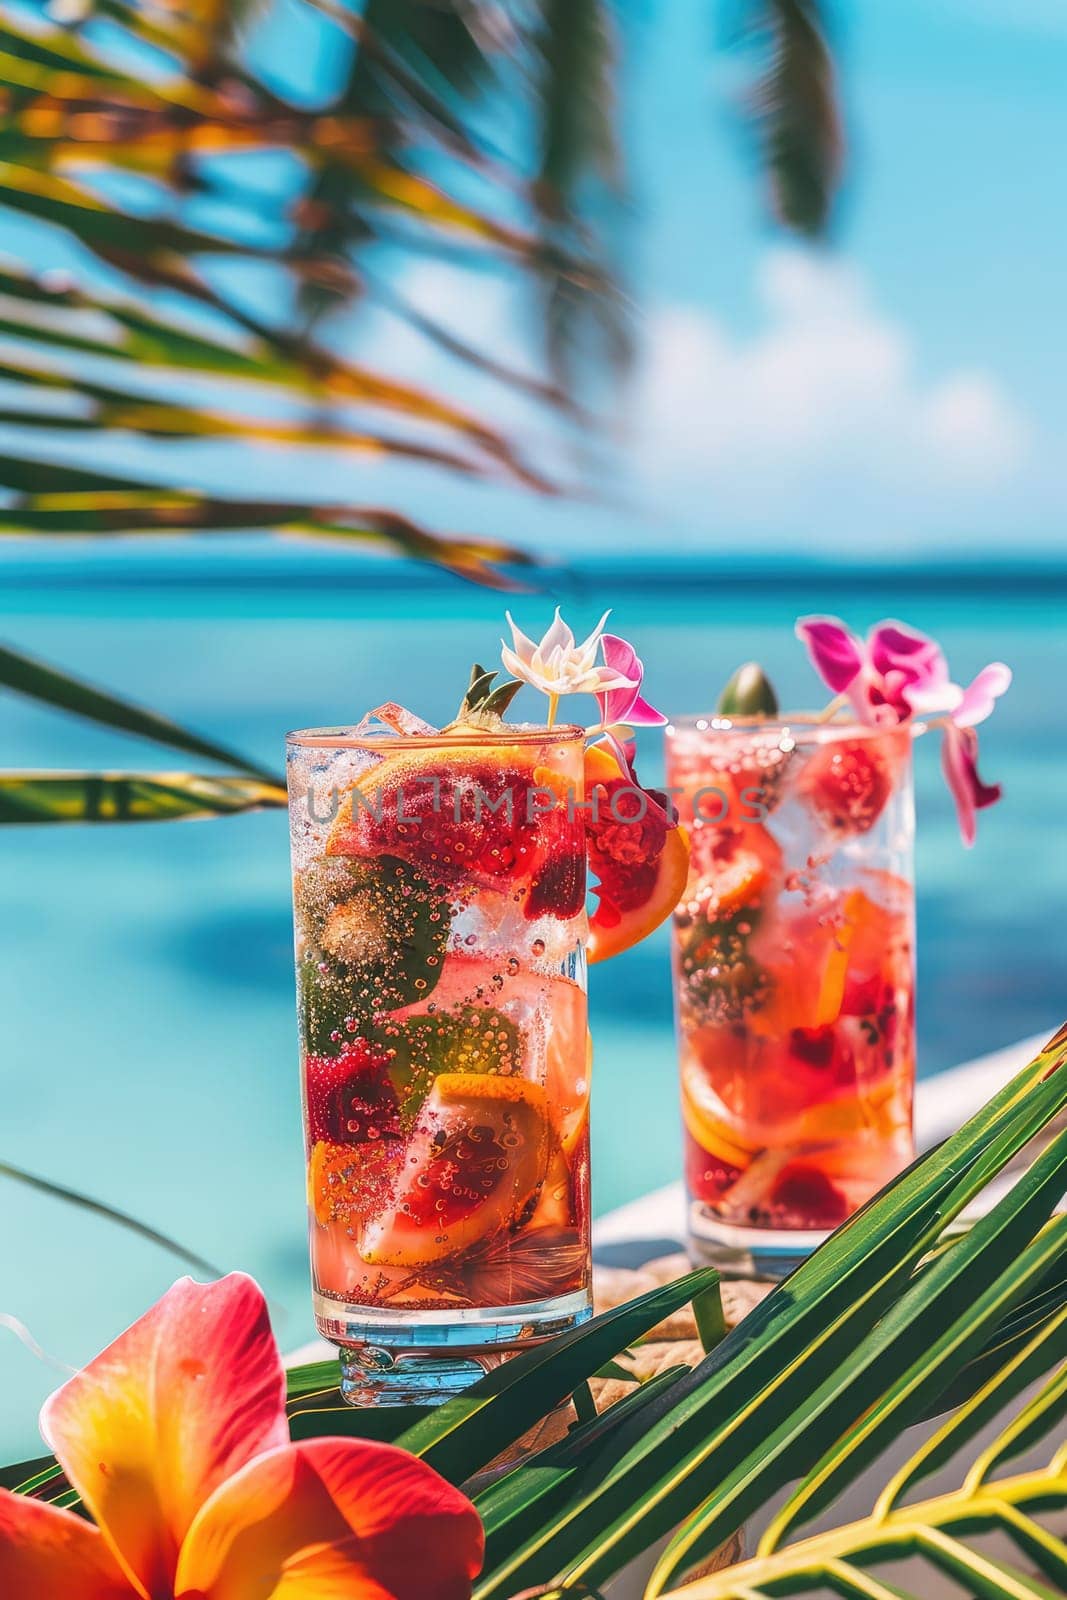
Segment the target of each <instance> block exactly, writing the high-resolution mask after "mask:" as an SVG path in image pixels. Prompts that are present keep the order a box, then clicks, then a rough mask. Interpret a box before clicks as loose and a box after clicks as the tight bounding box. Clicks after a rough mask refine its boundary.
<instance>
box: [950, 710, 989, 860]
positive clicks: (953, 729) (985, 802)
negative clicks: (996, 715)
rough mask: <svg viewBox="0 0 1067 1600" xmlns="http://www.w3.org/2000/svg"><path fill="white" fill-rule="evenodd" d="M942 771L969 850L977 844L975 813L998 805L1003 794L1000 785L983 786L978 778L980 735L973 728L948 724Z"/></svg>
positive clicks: (953, 723) (987, 784)
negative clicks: (975, 842)
mask: <svg viewBox="0 0 1067 1600" xmlns="http://www.w3.org/2000/svg"><path fill="white" fill-rule="evenodd" d="M941 769H942V771H943V772H944V774H945V782H946V783H947V784H948V786H949V789H950V791H951V793H952V798H953V799H954V800H955V802H956V815H957V816H958V818H959V824H960V833H961V835H962V837H963V842H964V844H965V845H966V846H967V848H968V849H970V847H971V845H973V844H974V841H975V834H976V828H975V816H976V813H977V812H979V811H982V810H984V809H985V807H986V806H991V805H995V803H996V802H997V801H998V800H999V799H1000V797H1001V794H1002V792H1003V791H1002V789H1001V786H1000V784H999V783H984V782H983V781H982V779H981V778H980V777H979V775H978V735H977V733H975V731H974V729H973V728H968V727H963V728H961V727H960V726H959V725H958V724H957V723H955V722H946V723H945V725H944V738H943V740H942V744H941Z"/></svg>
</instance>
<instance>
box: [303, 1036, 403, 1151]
mask: <svg viewBox="0 0 1067 1600" xmlns="http://www.w3.org/2000/svg"><path fill="white" fill-rule="evenodd" d="M391 1060H392V1056H391V1055H390V1053H389V1052H388V1051H385V1050H381V1049H379V1048H378V1047H377V1046H375V1045H372V1044H370V1043H369V1042H368V1041H367V1040H366V1039H364V1038H359V1037H357V1038H355V1039H352V1040H351V1041H350V1042H349V1043H348V1044H346V1045H345V1046H344V1048H343V1049H342V1050H341V1052H340V1054H339V1055H336V1056H319V1055H309V1056H308V1057H307V1058H306V1060H305V1063H304V1081H305V1085H306V1090H307V1111H308V1133H309V1135H310V1137H311V1139H312V1140H313V1141H314V1142H318V1140H320V1139H326V1140H329V1141H330V1142H331V1143H333V1144H347V1145H352V1144H366V1143H367V1142H368V1141H371V1140H377V1139H396V1138H399V1137H400V1133H401V1127H400V1117H399V1105H398V1101H397V1095H396V1090H395V1088H394V1087H393V1084H392V1082H391V1081H390V1079H389V1077H388V1073H387V1068H388V1066H389V1063H390V1061H391Z"/></svg>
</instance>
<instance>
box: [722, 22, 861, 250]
mask: <svg viewBox="0 0 1067 1600" xmlns="http://www.w3.org/2000/svg"><path fill="white" fill-rule="evenodd" d="M745 20H746V31H747V32H748V34H749V36H750V38H751V39H752V41H753V43H754V46H755V48H756V50H757V52H758V54H759V56H760V68H759V73H758V79H757V83H756V86H755V89H754V90H753V93H752V96H751V101H750V107H749V109H750V113H751V118H752V122H753V125H754V130H755V135H756V139H757V142H758V145H759V149H760V155H761V159H762V163H763V167H764V170H765V172H766V174H767V181H768V184H769V186H770V194H771V204H772V206H773V209H774V212H775V214H776V216H777V217H778V218H779V220H780V221H782V222H783V223H785V224H786V225H787V226H789V227H791V228H795V229H797V230H798V231H799V232H801V233H807V234H819V233H822V232H823V231H824V230H825V228H826V226H827V224H828V222H829V220H830V215H831V211H832V208H833V203H834V200H835V199H836V197H837V193H838V190H839V188H840V185H841V179H842V173H843V168H844V160H845V135H844V129H843V126H842V116H841V108H840V104H839V97H838V89H837V82H836V72H835V68H834V62H833V57H832V55H831V52H830V48H829V45H828V43H827V38H826V29H825V24H824V20H823V7H822V6H821V4H820V0H748V4H747V7H746V11H745Z"/></svg>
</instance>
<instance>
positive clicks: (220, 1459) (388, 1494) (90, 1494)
mask: <svg viewBox="0 0 1067 1600" xmlns="http://www.w3.org/2000/svg"><path fill="white" fill-rule="evenodd" d="M41 1431H42V1433H43V1434H44V1436H45V1439H46V1440H47V1442H48V1444H49V1445H50V1446H51V1448H52V1449H53V1450H54V1451H55V1453H56V1456H57V1457H58V1459H59V1462H60V1464H61V1466H62V1467H63V1469H64V1471H65V1472H66V1474H67V1477H68V1479H69V1480H70V1482H71V1484H72V1486H73V1487H74V1488H75V1489H76V1490H77V1492H78V1494H79V1495H80V1496H81V1499H82V1501H83V1502H84V1505H85V1507H86V1509H87V1510H88V1511H89V1512H91V1514H92V1516H93V1518H94V1520H95V1523H96V1526H95V1527H94V1526H93V1525H92V1523H90V1522H87V1521H85V1520H84V1519H83V1518H81V1517H78V1516H75V1515H74V1514H73V1513H72V1512H70V1511H64V1510H61V1509H60V1508H59V1507H57V1506H52V1505H47V1504H45V1503H44V1502H42V1501H38V1500H32V1499H28V1498H26V1497H24V1496H20V1495H14V1494H8V1493H6V1492H3V1491H0V1595H3V1596H4V1597H5V1600H134V1597H137V1600H468V1597H469V1595H470V1591H471V1583H472V1581H473V1579H474V1578H475V1577H476V1576H477V1574H478V1572H479V1570H480V1569H481V1563H482V1555H483V1549H484V1538H483V1534H482V1526H481V1522H480V1521H479V1518H478V1513H477V1512H476V1511H475V1509H474V1507H473V1506H472V1505H471V1503H470V1501H469V1500H468V1499H467V1497H466V1496H465V1495H463V1494H461V1493H460V1491H459V1490H458V1489H454V1488H453V1487H452V1486H451V1484H449V1483H446V1482H445V1480H444V1479H443V1478H442V1477H440V1476H439V1475H438V1474H437V1473H436V1472H434V1471H433V1469H432V1468H431V1467H428V1466H427V1465H426V1464H425V1463H424V1462H421V1461H419V1460H418V1459H417V1458H416V1457H415V1456H411V1455H408V1454H407V1452H406V1451H403V1450H398V1449H396V1448H395V1446H393V1445H386V1444H376V1443H371V1442H369V1441H367V1440H361V1439H312V1440H308V1441H305V1442H303V1443H300V1444H292V1443H290V1440H289V1430H288V1426H287V1424H286V1417H285V1372H284V1369H283V1367H282V1363H281V1358H280V1356H279V1354H278V1347H277V1345H276V1343H275V1341H274V1336H273V1334H272V1333H271V1329H270V1322H269V1320H268V1317H267V1307H266V1303H265V1301H264V1299H263V1295H262V1294H261V1292H260V1290H259V1288H258V1286H257V1285H256V1284H255V1283H254V1282H253V1281H252V1279H251V1278H247V1277H245V1276H244V1275H243V1274H241V1273H234V1274H233V1275H232V1276H230V1277H228V1278H223V1279H222V1280H221V1281H220V1282H218V1283H213V1284H207V1285H205V1284H199V1283H193V1281H192V1280H191V1279H189V1278H183V1279H182V1280H181V1281H180V1282H179V1283H176V1284H175V1285H174V1287H173V1289H170V1290H169V1291H168V1292H167V1293H166V1294H165V1295H164V1296H163V1298H162V1300H160V1301H159V1303H158V1305H155V1306H153V1308H152V1310H151V1311H149V1312H148V1313H147V1314H146V1315H145V1316H143V1317H142V1318H141V1319H140V1321H139V1322H135V1323H134V1325H133V1327H132V1328H129V1329H127V1331H126V1332H125V1333H124V1334H121V1335H120V1337H119V1338H118V1339H116V1340H115V1343H114V1344H112V1345H109V1346H108V1348H107V1349H106V1350H105V1351H103V1353H102V1354H101V1355H99V1356H97V1358H96V1360H95V1361H91V1362H90V1363H89V1365H88V1366H87V1367H86V1368H85V1369H84V1370H83V1371H82V1372H79V1373H77V1374H76V1376H75V1377H73V1378H71V1380H70V1382H69V1383H65V1384H64V1385H63V1387H62V1388H61V1389H59V1390H58V1391H57V1392H56V1393H55V1394H54V1395H53V1396H52V1397H51V1399H50V1400H48V1401H47V1402H46V1403H45V1406H44V1409H43V1411H42V1412H41Z"/></svg>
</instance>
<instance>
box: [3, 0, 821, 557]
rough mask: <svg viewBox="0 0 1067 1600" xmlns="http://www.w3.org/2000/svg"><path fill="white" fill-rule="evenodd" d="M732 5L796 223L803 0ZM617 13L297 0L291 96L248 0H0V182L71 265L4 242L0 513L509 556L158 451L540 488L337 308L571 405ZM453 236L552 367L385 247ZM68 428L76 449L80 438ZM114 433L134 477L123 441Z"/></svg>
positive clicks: (810, 59) (34, 232) (32, 521)
mask: <svg viewBox="0 0 1067 1600" xmlns="http://www.w3.org/2000/svg"><path fill="white" fill-rule="evenodd" d="M750 10H751V16H750V17H749V21H750V22H751V25H752V27H753V28H754V30H755V32H756V33H757V34H758V35H759V37H760V39H761V41H762V43H763V46H764V55H765V57H766V71H765V74H764V76H763V78H762V80H761V82H762V88H761V90H760V94H759V96H758V103H757V105H756V110H757V113H758V115H759V117H760V119H761V124H762V125H763V126H764V127H765V130H766V137H765V141H764V143H765V154H766V160H767V164H768V168H769V170H770V171H771V173H772V174H773V182H774V190H775V198H776V207H777V210H778V212H779V214H780V216H781V217H782V218H783V219H784V220H785V221H786V222H788V223H789V224H791V225H794V226H797V227H800V228H803V229H805V230H808V231H817V230H818V228H819V227H820V226H821V225H822V223H823V222H824V221H825V218H826V215H827V212H828V209H829V204H830V200H831V197H832V194H833V190H834V187H835V184H836V180H837V176H838V170H839V158H840V129H839V124H838V119H837V113H836V109H835V101H834V84H833V74H832V69H831V66H830V61H829V55H828V52H827V50H826V47H825V43H824V41H823V37H822V33H821V29H820V24H819V19H818V14H817V11H816V7H815V0H759V3H758V4H754V5H753V6H752V7H751V8H750ZM746 15H748V13H746ZM624 20H625V12H624V11H623V12H620V14H619V16H616V14H615V12H614V10H613V8H612V7H611V5H610V4H608V3H607V0H528V3H525V4H517V3H508V4H503V5H492V6H491V5H488V4H485V3H484V0H434V3H433V4H429V3H427V0H364V3H363V4H362V5H361V6H358V7H357V6H355V5H354V4H351V3H349V0H293V3H292V5H291V6H290V7H289V14H287V16H286V19H285V23H284V24H283V25H284V26H285V27H287V28H292V29H295V30H296V31H295V34H294V38H295V40H296V41H297V42H296V44H295V45H294V49H295V50H299V51H300V52H301V53H303V54H305V55H308V56H315V55H316V54H317V56H318V58H319V59H320V61H321V71H320V74H319V76H320V78H321V84H320V85H319V86H318V87H317V88H316V89H315V90H314V91H313V92H312V91H309V90H308V87H307V85H306V84H305V85H304V86H303V88H302V89H299V90H297V89H294V88H293V87H292V86H291V85H290V84H288V80H287V79H286V77H285V67H286V63H285V60H284V52H282V53H281V55H280V57H279V52H278V51H277V49H275V52H274V56H275V58H276V59H274V61H273V64H272V65H271V66H270V67H269V68H268V67H266V66H264V64H263V60H264V59H265V58H266V56H267V55H269V54H270V52H269V51H264V50H263V49H262V48H260V47H259V45H258V44H257V32H261V31H262V29H263V27H265V26H268V25H269V24H270V21H271V8H270V6H269V5H266V6H265V5H261V4H249V0H195V3H194V0H191V3H188V4H185V5H182V6H180V7H179V6H175V5H172V4H170V3H167V0H55V3H54V4H53V5H52V6H50V7H44V8H42V7H41V6H37V7H35V8H32V9H25V8H22V7H20V8H18V9H15V8H14V7H8V6H6V5H2V4H0V92H2V93H0V128H2V132H3V153H4V158H5V159H4V160H3V161H2V162H0V205H3V206H4V207H6V208H7V210H8V212H9V213H12V214H14V215H17V216H18V217H19V218H20V219H22V221H23V223H24V224H28V225H29V227H30V235H29V236H30V239H31V243H30V246H29V249H28V250H27V252H26V253H27V254H28V255H30V256H33V255H34V254H35V252H37V250H38V239H39V229H40V226H41V225H42V224H43V225H45V226H46V228H51V229H53V230H60V231H61V232H62V233H63V234H64V235H65V236H66V239H67V243H68V251H67V253H68V255H69V254H71V253H72V254H73V257H74V259H75V260H76V263H77V266H76V273H75V276H73V277H72V276H67V275H62V276H57V275H56V274H54V273H45V274H43V275H42V274H40V273H34V272H33V271H30V270H28V269H27V268H26V267H25V266H23V265H19V264H17V263H16V264H10V265H7V266H4V267H2V268H0V335H2V336H3V340H4V343H3V345H2V347H0V420H2V421H3V422H5V423H7V424H9V425H17V426H18V427H19V428H20V429H21V430H22V438H23V439H24V440H25V441H26V443H27V446H28V449H27V450H26V451H19V452H17V453H16V452H15V451H11V452H10V454H9V456H8V457H7V458H3V459H0V488H3V489H6V491H7V494H6V497H5V503H4V505H3V507H2V513H0V532H6V533H8V534H22V535H27V534H29V535H34V534H52V535H56V534H72V533H74V534H78V533H93V534H97V535H100V534H104V535H108V534H129V533H160V532H163V533H172V534H173V533H186V534H188V533H210V532H219V531H224V530H248V531H252V530H276V531H283V532H286V533H289V534H300V535H310V536H316V537H333V538H339V539H345V540H350V541H355V542H369V543H372V544H381V545H385V546H387V547H390V548H392V549H397V550H400V551H402V552H404V553H406V554H409V555H412V556H415V557H418V558H420V559H425V560H430V561H435V562H438V563H439V564H441V565H444V566H446V567H448V568H450V569H452V570H453V571H455V572H457V573H459V574H461V575H462V576H464V577H468V578H472V579H474V580H476V581H479V582H490V583H492V582H496V583H501V582H504V581H506V580H505V578H504V576H503V574H502V572H501V568H502V566H505V565H507V564H509V563H514V562H522V560H523V557H522V555H521V553H520V552H518V551H516V550H514V549H513V548H511V547H509V546H508V545H506V544H505V543H502V542H499V541H494V540H491V539H470V538H466V539H465V538H450V537H447V536H445V535H443V534H442V533H441V532H440V531H439V530H436V529H427V528H424V527H422V526H419V525H416V524H415V523H414V522H412V521H411V519H410V518H407V517H405V516H403V515H401V514H400V513H398V512H397V511H395V510H393V509H390V508H382V507H380V506H365V505H361V504H359V503H358V497H356V496H354V497H353V498H352V500H351V501H350V500H349V499H348V497H347V496H346V498H345V501H344V503H341V504H332V505H324V504H322V503H321V502H320V501H319V500H318V499H316V498H315V497H314V496H312V495H310V494H307V495H306V494H299V493H297V494H292V495H286V496H285V497H284V498H279V497H277V496H263V497H259V496H256V497H249V496H247V495H236V494H232V493H208V492H207V491H206V488H204V487H198V486H197V485H195V484H188V483H186V482H185V481H184V471H183V469H182V468H180V467H179V466H177V465H176V464H175V457H174V453H173V452H174V446H175V445H176V444H178V443H180V442H181V441H199V442H200V443H201V444H207V445H211V446H213V447H216V448H217V447H219V446H222V445H228V446H229V450H230V454H228V455H226V456H225V457H224V458H221V459H222V460H223V462H224V465H225V468H226V474H227V477H228V481H233V480H234V478H235V476H236V480H237V481H243V480H244V479H245V478H247V476H248V469H249V462H250V461H253V460H254V457H253V456H252V455H250V454H249V452H251V451H270V452H277V451H279V450H286V449H288V448H289V447H300V448H302V449H305V450H306V449H308V448H315V447H322V446H329V447H330V448H331V449H333V450H335V451H340V452H343V453H344V454H345V456H346V457H349V458H351V461H352V466H351V481H352V482H353V483H358V482H359V462H360V458H363V459H382V458H387V459H397V460H401V461H404V460H406V461H410V462H412V463H432V464H433V465H435V466H436V467H438V468H442V469H446V470H450V471H454V472H458V473H463V474H467V475H472V476H479V477H494V478H498V479H503V480H505V481H508V482H511V483H514V484H518V485H521V486H523V487H525V488H529V489H533V490H536V491H538V492H541V493H551V492H553V491H554V490H555V489H556V487H557V485H556V483H555V482H554V481H553V479H552V476H551V475H550V474H549V473H547V472H546V471H545V470H544V469H543V468H542V467H541V466H539V465H538V464H537V463H535V462H532V461H530V460H528V459H527V457H526V454H525V452H524V450H523V449H521V448H520V447H519V446H518V445H517V444H516V443H515V441H514V440H513V439H511V438H509V437H508V436H507V435H506V433H505V431H504V430H503V429H502V428H501V427H500V426H499V424H498V423H497V422H496V421H493V420H488V419H487V418H486V417H484V416H478V415H476V414H474V413H472V412H471V411H469V410H468V409H467V408H465V407H464V406H462V405H460V404H458V403H457V402H456V401H455V400H454V399H452V398H451V397H450V396H448V395H445V394H441V393H435V392H431V391H429V390H426V389H424V388H421V387H419V386H417V385H411V384H405V383H401V382H398V381H396V380H394V379H392V378H390V377H388V376H386V375H384V374H383V373H381V372H379V371H377V370H375V369H368V368H367V367H365V366H361V365H360V364H359V363H358V362H354V361H351V360H348V359H346V358H345V357H344V356H343V355H341V354H340V353H339V351H340V348H341V346H342V345H343V343H344V342H345V337H346V334H345V331H344V329H343V328H342V327H341V326H340V321H341V319H340V318H339V316H338V313H343V312H345V311H346V310H347V309H350V308H351V307H352V306H353V305H358V306H360V307H364V306H371V305H374V304H378V305H380V306H384V307H387V308H388V309H389V311H390V312H391V313H392V314H393V315H394V316H399V317H401V318H405V319H407V320H408V321H409V322H410V323H411V324H412V325H413V326H415V327H416V328H418V330H419V332H420V333H421V334H422V335H423V336H424V337H427V338H429V339H431V340H434V341H436V342H437V343H438V344H439V345H440V346H441V347H442V348H443V349H445V350H447V351H448V352H449V353H450V355H451V356H452V357H453V358H455V359H456V360H458V361H459V362H465V363H468V364H469V365H471V366H473V367H476V368H477V369H479V371H480V372H481V373H482V375H483V376H488V377H490V378H492V379H493V380H495V381H496V382H498V383H500V384H501V385H502V386H504V387H507V388H510V389H512V390H517V391H519V392H521V393H523V394H524V395H525V396H527V397H528V398H530V397H532V398H534V399H536V400H539V401H541V402H544V403H545V404H547V405H549V406H551V407H556V408H558V409H561V410H564V411H570V412H571V413H572V414H573V413H574V412H575V410H576V405H575V392H576V386H577V383H578V373H579V371H580V370H581V369H582V367H583V363H584V365H585V366H586V367H587V366H588V363H587V362H585V358H586V357H588V356H596V357H598V358H602V357H603V355H604V354H605V352H606V353H607V354H608V355H609V356H610V357H612V358H614V359H623V358H624V357H625V355H626V351H627V348H628V346H627V337H626V322H625V316H624V314H623V309H622V307H623V302H622V298H621V296H620V293H619V290H618V288H617V285H616V280H615V275H614V273H613V271H612V265H613V263H612V261H611V253H612V252H611V250H610V248H609V246H608V243H607V240H608V238H609V237H610V234H611V215H612V210H613V207H615V206H616V204H617V201H618V198H619V194H620V190H621V178H620V161H619V153H618V140H617V130H616V116H615V104H614V85H615V77H616V53H617V43H616V34H617V32H618V31H619V29H620V27H621V25H622V22H623V21H624ZM309 98H314V100H315V103H314V104H308V103H307V102H308V100H309ZM490 130H491V131H490ZM457 252H458V254H459V259H460V260H461V261H463V262H469V263H471V264H472V265H477V266H479V267H481V268H492V269H494V270H504V271H507V272H510V273H511V274H513V276H514V277H515V278H516V280H517V281H518V282H519V283H520V284H521V283H526V284H527V285H529V286H530V288H531V290H532V294H533V300H534V302H535V303H536V304H538V305H539V307H540V311H541V322H542V329H543V334H544V341H543V342H544V351H545V366H546V370H545V375H544V376H539V375H538V374H537V373H536V372H530V371H521V372H519V371H515V370H513V369H512V368H511V366H510V365H509V364H507V363H505V362H501V361H500V360H499V359H498V357H497V355H496V353H495V352H493V351H492V350H487V349H479V348H477V347H476V346H475V345H473V344H472V343H471V341H470V340H469V339H468V338H465V337H462V336H461V335H460V334H459V333H458V332H457V330H456V329H455V328H454V327H451V326H449V324H448V322H447V320H439V318H438V316H437V315H436V314H435V315H430V314H429V313H427V312H426V311H425V310H424V309H422V308H419V307H413V306H411V305H410V304H409V303H408V302H407V301H406V299H405V297H404V296H403V294H401V293H399V292H398V291H397V289H396V287H395V284H394V282H393V281H392V280H393V278H394V276H395V267H396V265H397V263H398V262H399V261H401V260H403V259H404V258H405V257H407V258H416V259H420V258H424V257H426V256H427V255H429V256H438V257H440V256H446V257H447V256H451V257H455V256H456V254H457ZM590 335H595V338H592V337H590ZM494 409H495V408H494ZM86 438H91V439H92V441H93V443H94V446H98V447H99V457H100V459H99V460H97V459H96V457H95V455H94V470H93V471H89V470H87V469H83V468H81V467H79V466H77V465H76V464H75V462H74V461H72V460H71V455H70V447H71V445H72V444H75V445H76V443H77V441H79V440H84V439H86ZM131 438H132V439H133V440H136V441H137V442H138V448H137V449H136V450H135V451H133V452H132V459H135V460H137V461H138V462H139V463H141V464H142V465H140V466H139V468H138V470H136V471H131V470H129V468H128V466H126V467H122V468H120V466H119V461H120V460H121V458H122V457H123V456H125V458H126V460H127V461H128V460H129V459H130V458H131V450H130V443H131ZM149 445H150V446H151V448H150V449H149V448H148V446H149ZM27 456H28V457H29V459H26V457H27Z"/></svg>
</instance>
